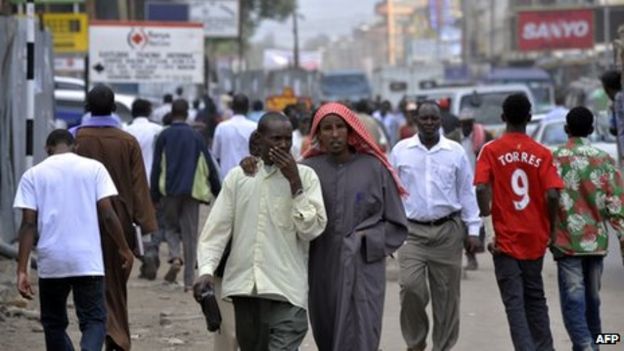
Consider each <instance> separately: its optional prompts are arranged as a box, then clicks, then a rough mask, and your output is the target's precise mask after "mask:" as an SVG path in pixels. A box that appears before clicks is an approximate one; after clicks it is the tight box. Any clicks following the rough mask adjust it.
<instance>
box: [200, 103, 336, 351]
mask: <svg viewBox="0 0 624 351" xmlns="http://www.w3.org/2000/svg"><path fill="white" fill-rule="evenodd" d="M258 134H259V135H260V138H259V141H260V145H259V148H260V155H261V159H262V160H261V161H259V162H260V165H259V171H258V173H257V174H256V175H255V177H248V176H246V175H245V174H244V172H243V170H242V169H241V168H240V167H236V168H234V169H233V170H232V171H230V173H228V175H227V176H226V177H225V180H224V181H223V185H222V189H221V192H220V193H219V196H218V197H217V200H216V201H215V203H214V205H213V208H212V212H211V213H210V216H209V217H208V220H207V221H206V225H205V227H204V229H203V231H202V233H201V236H200V238H199V245H198V250H197V255H198V264H199V275H200V277H199V278H198V280H197V282H196V284H195V286H194V295H195V298H196V299H197V300H198V301H199V300H200V299H201V293H202V291H204V290H205V289H206V288H207V287H210V286H212V284H213V277H212V275H213V274H214V271H215V270H216V268H217V266H218V265H219V261H220V259H221V256H222V255H223V252H224V249H225V246H226V245H227V243H228V241H229V240H230V238H231V239H232V250H231V252H230V256H229V258H228V260H227V264H226V266H225V272H224V276H223V290H222V296H223V297H229V298H232V300H233V302H234V313H235V319H236V338H237V340H238V343H239V346H240V348H241V351H248V350H296V349H297V348H298V347H299V345H300V344H301V342H302V341H303V338H304V336H305V333H306V331H307V328H308V322H307V312H306V309H307V297H308V246H309V242H310V241H311V240H313V239H314V238H316V237H317V236H319V235H320V234H321V233H322V232H323V231H324V229H325V225H326V224H327V215H326V213H325V206H324V204H323V196H322V192H321V186H320V182H319V180H318V177H317V176H316V173H314V171H313V170H312V169H311V168H309V167H307V166H304V165H297V163H296V162H295V160H294V159H293V157H292V156H291V155H290V147H291V145H292V126H291V124H290V121H289V120H288V118H287V117H286V116H284V115H282V114H280V113H272V112H269V113H267V114H265V115H264V116H263V117H262V118H261V119H260V122H259V124H258Z"/></svg>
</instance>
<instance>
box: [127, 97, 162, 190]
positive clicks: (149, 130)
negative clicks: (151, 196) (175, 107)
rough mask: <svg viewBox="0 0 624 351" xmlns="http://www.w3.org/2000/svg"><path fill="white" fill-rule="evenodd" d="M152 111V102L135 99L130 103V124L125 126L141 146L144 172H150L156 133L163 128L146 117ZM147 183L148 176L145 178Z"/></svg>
mask: <svg viewBox="0 0 624 351" xmlns="http://www.w3.org/2000/svg"><path fill="white" fill-rule="evenodd" d="M151 113H152V103H151V102H149V101H147V100H144V99H136V100H134V102H133V103H132V118H133V119H132V124H130V125H129V126H127V127H126V132H128V133H130V134H132V136H133V137H135V138H136V140H137V141H138V142H139V145H140V146H141V154H143V163H144V164H145V174H151V172H152V162H153V161H154V145H155V144H156V138H157V137H158V134H160V132H161V131H162V130H163V127H162V126H161V125H160V124H157V123H154V122H152V121H150V120H149V119H148V117H149V116H150V114H151ZM147 181H148V184H149V177H148V179H147Z"/></svg>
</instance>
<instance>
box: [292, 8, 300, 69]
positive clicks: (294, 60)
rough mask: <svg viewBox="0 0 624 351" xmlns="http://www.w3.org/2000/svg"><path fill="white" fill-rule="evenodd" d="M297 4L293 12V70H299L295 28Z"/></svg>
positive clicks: (297, 32)
mask: <svg viewBox="0 0 624 351" xmlns="http://www.w3.org/2000/svg"><path fill="white" fill-rule="evenodd" d="M297 16H298V13H297V4H296V2H295V11H294V12H293V36H294V37H295V38H294V39H295V43H294V47H293V50H294V52H293V64H294V66H295V68H299V27H298V26H297Z"/></svg>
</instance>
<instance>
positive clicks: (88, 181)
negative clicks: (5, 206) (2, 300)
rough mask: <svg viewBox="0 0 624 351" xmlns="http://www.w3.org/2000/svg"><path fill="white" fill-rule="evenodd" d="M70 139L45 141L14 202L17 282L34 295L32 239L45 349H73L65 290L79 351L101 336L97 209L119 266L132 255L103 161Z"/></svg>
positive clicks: (94, 346)
mask: <svg viewBox="0 0 624 351" xmlns="http://www.w3.org/2000/svg"><path fill="white" fill-rule="evenodd" d="M73 145H74V138H73V136H72V135H71V133H70V132H68V131H67V130H64V129H57V130H55V131H53V132H52V133H50V135H49V136H48V139H47V141H46V149H47V151H48V155H50V157H48V158H47V159H46V160H44V161H43V162H41V163H39V164H38V165H36V166H35V167H33V168H31V169H29V170H27V171H26V172H25V173H24V175H23V176H22V179H21V180H20V183H19V186H18V189H17V193H16V194H15V202H14V204H13V206H14V207H15V208H16V209H21V210H22V224H21V226H20V229H19V238H20V239H19V240H20V245H19V256H18V267H17V288H18V290H19V292H20V294H21V295H22V296H23V297H25V298H27V299H32V298H33V296H34V293H33V290H32V287H31V285H30V281H29V277H28V270H27V265H28V257H29V256H30V252H31V250H32V247H33V243H34V241H35V237H38V241H37V253H38V257H39V260H38V270H39V300H40V307H41V324H42V325H43V330H44V333H45V342H46V349H47V350H70V349H73V346H72V344H71V340H70V339H69V336H68V335H67V333H66V332H65V330H66V328H67V325H68V320H67V307H66V305H67V296H68V295H69V292H70V291H72V292H73V296H74V304H75V307H76V314H77V316H78V319H79V321H80V329H81V331H82V338H81V340H80V348H81V349H82V350H101V349H102V345H103V344H104V338H105V336H106V304H105V301H104V264H103V259H102V247H101V244H100V229H99V226H98V216H99V218H100V219H101V221H102V225H103V228H105V229H104V230H105V231H106V233H107V235H110V236H111V237H112V240H113V241H114V242H115V243H116V244H117V245H118V247H119V250H120V254H121V255H122V257H123V258H124V263H123V266H124V268H129V267H132V260H133V255H132V252H131V251H130V249H129V248H128V245H127V243H126V241H125V239H124V238H123V232H122V227H121V224H120V222H119V219H118V218H117V215H116V214H115V211H114V210H113V207H112V204H111V201H110V197H111V196H116V195H117V189H116V188H115V184H114V183H113V181H112V179H111V177H110V175H109V174H108V172H107V170H106V168H105V167H104V165H102V164H101V163H100V162H98V161H95V160H91V159H88V158H85V157H81V156H78V155H76V154H74V153H73V152H72V149H73Z"/></svg>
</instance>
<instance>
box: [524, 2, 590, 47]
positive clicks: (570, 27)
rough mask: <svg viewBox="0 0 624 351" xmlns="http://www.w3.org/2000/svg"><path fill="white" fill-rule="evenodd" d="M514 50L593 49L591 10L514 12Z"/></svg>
mask: <svg viewBox="0 0 624 351" xmlns="http://www.w3.org/2000/svg"><path fill="white" fill-rule="evenodd" d="M517 37H518V50H520V51H530V50H550V49H588V48H593V47H594V14H593V12H592V10H591V9H587V10H586V9H582V10H581V9H579V10H555V11H553V10H550V11H522V12H518V32H517Z"/></svg>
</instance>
